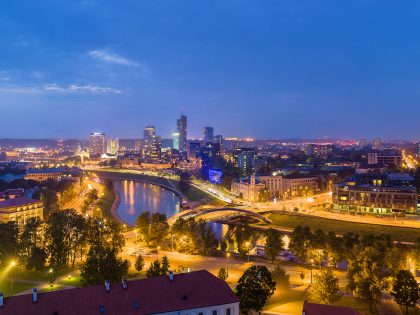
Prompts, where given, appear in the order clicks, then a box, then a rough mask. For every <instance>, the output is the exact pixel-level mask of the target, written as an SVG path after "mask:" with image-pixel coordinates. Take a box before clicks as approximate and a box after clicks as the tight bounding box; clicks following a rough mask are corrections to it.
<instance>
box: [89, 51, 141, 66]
mask: <svg viewBox="0 0 420 315" xmlns="http://www.w3.org/2000/svg"><path fill="white" fill-rule="evenodd" d="M89 56H91V57H93V58H96V59H98V60H101V61H104V62H108V63H115V64H119V65H124V66H133V67H138V66H140V63H139V62H137V61H134V60H130V59H127V58H125V57H123V56H120V55H117V54H113V53H110V52H107V51H105V50H91V51H89Z"/></svg>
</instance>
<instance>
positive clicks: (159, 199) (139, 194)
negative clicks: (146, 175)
mask: <svg viewBox="0 0 420 315" xmlns="http://www.w3.org/2000/svg"><path fill="white" fill-rule="evenodd" d="M113 183H114V188H115V189H116V190H117V191H118V192H119V193H120V197H121V202H120V205H119V206H118V209H117V212H118V215H119V216H120V218H121V219H122V220H123V221H124V222H126V223H127V224H129V225H135V224H136V220H137V217H138V216H139V215H140V214H141V213H143V212H145V211H149V212H150V213H155V212H160V213H163V214H166V217H168V218H170V217H171V216H173V215H175V214H176V213H178V212H179V207H180V199H179V197H178V196H177V195H176V194H174V193H173V192H172V191H170V190H167V189H164V188H162V187H159V186H156V185H152V184H146V183H142V182H136V181H131V180H114V181H113Z"/></svg>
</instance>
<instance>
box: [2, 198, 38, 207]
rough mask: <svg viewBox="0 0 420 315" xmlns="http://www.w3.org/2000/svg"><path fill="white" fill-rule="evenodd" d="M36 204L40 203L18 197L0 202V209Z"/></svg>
mask: <svg viewBox="0 0 420 315" xmlns="http://www.w3.org/2000/svg"><path fill="white" fill-rule="evenodd" d="M37 202H40V201H39V200H36V199H30V198H26V197H18V198H12V199H7V200H4V201H1V202H0V208H8V207H17V206H24V205H30V204H33V203H37Z"/></svg>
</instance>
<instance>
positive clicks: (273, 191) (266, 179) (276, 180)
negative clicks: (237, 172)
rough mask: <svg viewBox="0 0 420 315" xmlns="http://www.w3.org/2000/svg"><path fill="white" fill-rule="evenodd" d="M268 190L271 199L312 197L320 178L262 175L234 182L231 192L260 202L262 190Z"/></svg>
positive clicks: (245, 198)
mask: <svg viewBox="0 0 420 315" xmlns="http://www.w3.org/2000/svg"><path fill="white" fill-rule="evenodd" d="M265 188H267V189H268V191H269V194H270V197H271V198H280V199H289V198H294V197H298V196H311V195H313V194H314V193H315V192H316V191H317V190H318V177H316V176H305V175H287V176H282V175H262V176H251V177H250V178H249V179H245V180H239V181H236V180H234V181H232V184H231V191H232V193H233V194H235V195H237V196H240V197H242V198H243V199H244V200H247V201H255V202H257V201H259V194H260V192H261V190H263V189H265Z"/></svg>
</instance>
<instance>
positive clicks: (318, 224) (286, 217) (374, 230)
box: [267, 212, 420, 242]
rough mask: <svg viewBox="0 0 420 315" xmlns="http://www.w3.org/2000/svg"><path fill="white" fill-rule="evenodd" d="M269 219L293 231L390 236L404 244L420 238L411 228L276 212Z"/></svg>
mask: <svg viewBox="0 0 420 315" xmlns="http://www.w3.org/2000/svg"><path fill="white" fill-rule="evenodd" d="M267 218H269V219H270V220H271V221H272V226H274V227H279V228H284V229H291V230H293V229H294V228H295V227H296V226H298V225H300V226H308V227H309V228H311V230H313V231H314V230H317V229H321V230H323V231H324V232H326V233H327V232H329V231H332V232H335V233H336V234H340V235H343V234H346V233H349V232H351V233H357V234H360V235H367V234H374V235H379V234H390V235H392V238H393V239H394V240H398V241H402V242H415V241H416V239H417V238H418V237H419V236H420V229H416V228H411V227H398V226H387V225H378V224H370V223H359V222H349V221H341V220H334V219H326V218H320V217H316V216H309V215H304V214H291V213H279V212H274V213H271V214H267Z"/></svg>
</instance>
